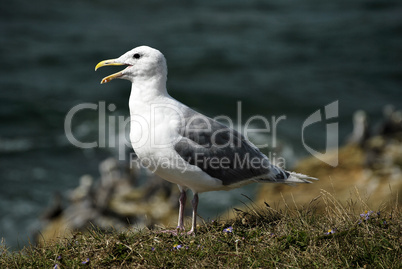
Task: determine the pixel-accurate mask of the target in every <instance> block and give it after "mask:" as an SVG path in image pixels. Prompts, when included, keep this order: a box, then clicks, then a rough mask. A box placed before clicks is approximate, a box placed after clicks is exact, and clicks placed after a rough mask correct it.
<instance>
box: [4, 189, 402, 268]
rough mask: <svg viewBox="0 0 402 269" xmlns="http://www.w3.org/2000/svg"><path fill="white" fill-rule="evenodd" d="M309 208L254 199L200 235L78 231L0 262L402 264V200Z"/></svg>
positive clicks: (122, 265) (297, 265)
mask: <svg viewBox="0 0 402 269" xmlns="http://www.w3.org/2000/svg"><path fill="white" fill-rule="evenodd" d="M319 200H323V201H324V203H325V204H326V212H323V213H317V212H315V210H314V203H315V202H317V201H312V203H310V204H309V205H306V206H305V207H303V208H298V209H290V208H286V209H284V210H275V209H272V208H271V207H269V206H268V205H267V204H266V206H265V207H264V208H257V207H256V206H253V205H252V206H249V208H248V210H244V211H241V210H237V211H236V213H237V214H236V215H237V216H236V218H235V219H233V220H226V221H211V222H208V223H205V225H202V226H200V227H199V229H198V233H197V236H195V237H194V236H185V235H182V236H173V235H170V234H163V233H156V232H154V231H149V230H142V231H138V232H133V231H127V232H117V231H100V230H98V229H97V228H96V227H93V228H92V229H90V230H88V233H74V234H73V237H72V238H69V239H59V240H58V241H56V242H52V243H48V244H47V245H45V246H43V247H37V246H29V247H26V248H24V249H23V250H21V251H19V252H14V253H10V252H8V251H7V249H6V247H5V246H4V245H3V244H2V246H1V247H0V255H1V256H0V268H133V267H136V268H171V267H176V268H200V267H214V268H217V267H219V268H221V267H224V268H245V267H247V268H248V267H251V268H273V267H278V268H402V259H401V257H402V253H401V245H402V244H401V243H402V232H401V224H402V221H401V215H400V213H401V212H400V210H399V208H398V206H397V205H394V206H392V207H391V209H387V210H385V209H384V210H380V211H374V212H372V211H370V210H369V208H367V207H366V205H364V204H362V205H361V208H362V209H361V210H359V211H358V212H355V208H356V204H353V203H352V202H351V203H349V204H348V205H347V206H343V205H342V204H341V203H340V202H339V201H337V200H336V199H334V198H333V197H332V196H331V195H330V194H328V193H325V192H324V193H323V195H322V197H321V198H319Z"/></svg>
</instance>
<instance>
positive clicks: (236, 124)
mask: <svg viewBox="0 0 402 269" xmlns="http://www.w3.org/2000/svg"><path fill="white" fill-rule="evenodd" d="M236 108H237V119H236V121H233V120H232V119H231V118H230V117H228V116H226V115H219V116H216V117H215V118H213V119H212V121H211V119H210V118H208V117H206V116H204V115H202V114H194V115H192V116H189V115H188V114H185V113H184V112H183V111H182V110H180V109H179V108H178V107H176V106H173V105H169V104H158V103H156V104H151V105H150V106H149V107H148V109H149V111H143V112H144V113H141V115H137V114H134V115H131V117H128V116H122V115H116V114H117V113H115V111H116V105H114V104H108V105H107V104H106V102H104V101H100V102H98V103H82V104H78V105H76V106H74V107H73V108H71V109H70V111H69V112H68V113H67V115H66V117H65V121H64V129H65V134H66V137H67V139H68V140H69V142H70V143H71V144H72V145H74V146H76V147H79V148H82V149H90V148H109V149H113V150H114V151H115V152H117V153H118V154H117V155H118V159H119V160H127V161H130V162H131V161H133V160H132V159H131V156H130V157H129V156H128V155H127V152H128V150H127V149H128V148H131V147H134V149H139V148H144V147H146V148H147V150H148V151H149V149H152V151H153V152H154V153H155V152H162V151H164V149H166V148H172V147H173V148H174V147H175V145H176V144H177V143H179V142H180V139H182V138H183V137H185V138H188V139H189V140H188V141H193V142H194V143H193V144H194V145H192V146H198V147H203V148H211V147H213V148H214V150H218V151H219V150H222V151H219V152H220V153H219V154H221V155H222V152H226V151H227V152H231V153H230V154H232V155H233V154H234V155H233V156H231V157H233V159H235V158H236V157H237V158H244V156H237V155H236V154H238V152H242V151H241V150H239V149H241V148H242V147H244V144H243V143H244V140H243V139H242V138H243V137H244V138H245V140H253V139H250V138H251V137H253V136H254V137H256V136H259V137H260V138H261V137H263V139H262V140H261V139H260V140H259V141H258V142H257V143H255V144H254V145H255V146H256V147H257V148H258V149H260V150H264V151H268V154H266V155H267V157H268V158H269V159H270V162H271V163H273V164H275V163H276V165H278V166H280V167H283V168H285V167H286V162H285V158H283V157H282V156H281V155H280V154H281V152H280V148H281V147H282V146H283V144H282V143H280V142H279V140H278V139H277V132H278V129H279V127H282V125H284V124H285V122H286V120H287V116H286V115H280V116H270V117H269V118H267V117H264V116H262V115H253V116H250V117H248V118H247V119H243V115H242V104H241V102H238V103H237V107H236ZM338 110H339V108H338V101H334V102H332V103H330V104H328V105H326V106H325V107H324V108H323V109H318V110H317V111H315V112H314V113H312V114H311V115H309V116H308V117H307V119H306V120H305V121H304V123H303V124H302V126H301V130H300V134H301V142H302V144H303V146H304V148H305V149H306V150H307V151H308V152H309V153H310V154H311V155H313V156H314V157H316V158H317V159H319V160H321V161H323V162H325V163H327V164H329V165H331V166H333V167H335V166H337V165H338V156H337V154H338V123H337V122H334V120H336V119H337V118H338V114H339V111H338ZM81 113H84V114H85V113H92V116H94V115H93V114H95V115H96V116H95V117H96V118H97V122H96V123H97V125H96V126H93V129H96V128H97V135H96V137H92V138H91V139H90V140H91V141H89V142H88V141H83V140H85V139H83V138H82V136H81V137H78V138H77V136H76V134H77V132H74V128H73V124H72V123H73V121H74V119H79V118H80V116H79V115H80V114H81ZM166 115H167V116H166ZM92 118H94V117H92ZM214 120H215V121H219V122H221V123H222V124H223V125H224V126H226V127H223V125H221V124H220V123H216V122H215V121H214ZM243 121H244V122H243ZM323 121H325V122H329V121H331V122H329V123H327V124H326V134H325V135H326V147H325V151H324V152H320V151H318V150H315V149H313V147H312V146H311V145H308V144H307V142H306V139H305V138H306V137H305V136H306V135H305V130H306V129H307V128H308V127H309V126H311V125H314V124H316V123H319V122H323ZM282 128H283V127H282ZM129 129H131V132H130V135H128V133H129V132H128V130H129ZM239 134H241V135H242V136H240V135H239ZM80 139H81V140H80ZM230 147H232V148H237V149H235V150H233V151H230V150H229V151H228V150H227V149H228V148H230ZM253 147H254V146H251V151H252V148H253ZM330 151H331V152H330ZM243 153H244V152H242V153H241V154H243ZM219 154H218V155H219ZM151 155H152V156H154V155H155V156H159V154H151ZM329 155H331V156H334V155H336V158H333V157H331V158H329ZM219 156H220V155H219ZM162 157H163V158H164V159H161V160H156V159H146V160H145V159H143V160H139V161H140V166H141V167H147V168H149V169H151V170H153V171H155V170H156V169H157V168H158V167H169V163H171V164H172V163H173V165H174V162H175V160H174V156H162ZM162 157H161V156H159V158H162ZM198 157H200V156H198ZM209 157H214V156H209ZM214 158H215V157H214ZM220 158H221V159H222V160H219V161H218V160H215V159H213V158H212V159H209V160H208V162H211V164H208V165H211V166H212V165H214V166H216V165H215V161H216V163H218V164H219V165H220V164H222V166H221V168H222V169H227V168H226V167H225V166H224V165H225V164H226V163H227V160H226V159H225V158H228V157H227V156H226V155H225V156H220ZM128 159H130V160H128ZM197 160H201V161H204V160H203V159H202V158H198V159H197ZM212 161H213V162H212ZM137 162H138V161H137ZM205 162H207V161H206V160H205ZM241 163H243V162H241ZM246 163H248V162H246ZM137 165H138V163H137ZM231 165H232V164H231ZM176 166H180V165H176ZM181 166H183V165H181ZM183 167H185V166H183ZM183 169H184V168H183ZM253 169H254V168H253Z"/></svg>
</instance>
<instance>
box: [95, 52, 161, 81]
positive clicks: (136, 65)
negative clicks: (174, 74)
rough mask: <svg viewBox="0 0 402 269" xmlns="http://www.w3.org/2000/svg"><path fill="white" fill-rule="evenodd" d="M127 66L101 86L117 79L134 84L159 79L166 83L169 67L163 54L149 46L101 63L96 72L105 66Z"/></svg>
mask: <svg viewBox="0 0 402 269" xmlns="http://www.w3.org/2000/svg"><path fill="white" fill-rule="evenodd" d="M110 65H127V67H126V68H125V69H124V70H122V71H120V72H117V73H114V74H112V75H110V76H107V77H104V78H103V79H102V81H101V84H103V83H107V82H109V81H111V80H113V79H115V78H120V79H127V80H129V81H131V82H132V83H135V82H137V81H141V80H149V79H157V80H161V79H162V80H164V81H166V78H167V66H166V59H165V57H164V56H163V54H162V53H161V52H160V51H159V50H157V49H153V48H151V47H148V46H140V47H136V48H134V49H132V50H130V51H128V52H126V53H124V54H123V55H121V56H120V57H119V58H116V59H109V60H104V61H101V62H99V63H98V64H97V65H96V67H95V71H96V70H97V69H98V68H100V67H103V66H110Z"/></svg>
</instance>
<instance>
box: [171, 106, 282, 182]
mask: <svg viewBox="0 0 402 269" xmlns="http://www.w3.org/2000/svg"><path fill="white" fill-rule="evenodd" d="M189 114H190V113H189ZM180 133H181V135H182V136H183V137H182V138H181V139H180V140H179V141H178V142H177V143H176V144H175V145H174V149H175V150H176V152H177V153H178V154H179V155H180V156H181V157H182V158H183V159H184V160H185V161H187V162H188V163H190V164H192V165H196V166H198V167H199V168H200V169H202V170H203V171H204V172H205V173H207V174H208V175H209V176H211V177H214V178H217V179H219V180H221V181H222V184H223V185H231V184H234V183H237V182H240V181H243V180H247V179H250V178H258V177H263V178H266V179H268V178H267V177H268V174H269V173H270V172H271V171H272V170H273V171H272V172H273V173H271V175H272V179H273V180H275V178H277V179H279V178H287V177H288V173H287V172H284V171H282V170H281V169H279V168H277V167H275V166H273V165H272V164H271V163H270V162H269V160H268V158H267V157H266V156H265V155H264V154H262V153H261V152H260V151H259V150H258V149H257V148H256V147H255V146H254V145H252V144H251V143H250V142H248V141H247V140H246V139H245V138H244V137H243V135H241V134H240V133H238V132H237V131H235V130H233V129H230V128H228V127H226V126H225V125H223V124H221V123H219V122H217V121H215V120H213V119H211V118H208V117H206V116H203V115H201V114H198V113H196V112H192V113H191V114H190V115H187V117H186V118H185V126H182V127H181V129H180ZM278 170H279V171H278Z"/></svg>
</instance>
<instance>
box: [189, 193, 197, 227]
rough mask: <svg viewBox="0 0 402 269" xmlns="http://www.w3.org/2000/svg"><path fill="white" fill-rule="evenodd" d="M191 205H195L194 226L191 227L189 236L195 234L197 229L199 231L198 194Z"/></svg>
mask: <svg viewBox="0 0 402 269" xmlns="http://www.w3.org/2000/svg"><path fill="white" fill-rule="evenodd" d="M191 204H192V205H193V224H192V226H191V230H190V231H189V232H188V234H195V232H196V229H197V207H198V194H197V193H194V198H193V200H192V201H191Z"/></svg>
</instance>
